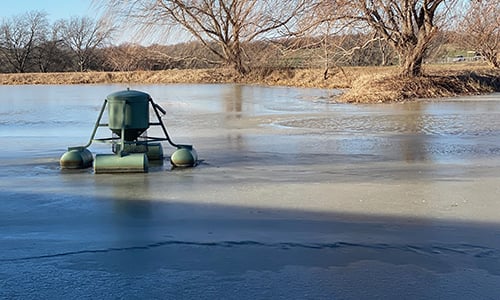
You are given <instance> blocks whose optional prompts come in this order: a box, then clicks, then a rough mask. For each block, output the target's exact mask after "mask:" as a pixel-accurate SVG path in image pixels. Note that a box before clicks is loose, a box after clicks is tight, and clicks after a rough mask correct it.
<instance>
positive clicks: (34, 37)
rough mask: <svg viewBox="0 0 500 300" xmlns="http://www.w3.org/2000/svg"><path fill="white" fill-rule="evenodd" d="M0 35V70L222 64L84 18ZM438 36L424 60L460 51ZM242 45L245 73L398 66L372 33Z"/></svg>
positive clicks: (42, 18)
mask: <svg viewBox="0 0 500 300" xmlns="http://www.w3.org/2000/svg"><path fill="white" fill-rule="evenodd" d="M0 30H1V32H0V72H1V73H26V72H69V71H136V70H167V69H187V68H189V69H198V68H212V67H220V66H221V65H223V64H224V62H223V61H221V60H220V58H218V57H217V56H215V55H214V54H212V53H211V52H210V51H207V50H206V47H204V45H202V44H201V43H200V42H185V43H179V44H175V45H158V44H156V45H150V46H142V45H139V44H134V43H123V44H120V45H114V44H113V43H112V41H113V38H114V36H115V34H116V33H117V32H116V29H115V28H114V27H113V26H112V25H109V24H107V23H106V22H104V21H97V20H94V19H91V18H88V17H73V18H70V19H67V20H59V21H56V22H54V23H53V24H50V23H49V22H48V19H47V16H46V14H44V13H43V12H36V11H35V12H29V13H26V14H23V15H19V16H15V17H12V18H9V19H4V20H3V21H2V23H1V27H0ZM440 34H441V37H440V38H437V39H434V41H435V42H434V43H435V44H434V45H433V46H432V47H430V48H429V50H428V51H427V52H428V53H427V55H426V57H427V59H429V60H439V59H442V58H443V57H445V56H447V55H449V53H454V51H456V49H457V48H458V47H459V46H457V45H453V44H450V43H449V41H450V40H454V39H455V38H454V34H453V33H450V32H445V33H440ZM214 47H216V45H214ZM241 47H242V49H243V53H244V55H243V59H244V62H245V65H246V66H248V67H249V68H250V69H259V68H263V69H284V68H323V67H325V68H326V69H327V68H328V66H368V65H391V64H398V57H397V55H396V54H395V52H394V50H393V49H392V48H391V47H390V46H389V45H388V44H387V43H386V42H385V41H384V40H383V39H378V38H374V37H373V35H371V34H349V35H342V36H339V35H335V36H326V37H325V36H323V37H301V38H297V37H288V38H287V37H284V38H280V39H274V40H262V41H252V42H250V43H247V44H243V45H241Z"/></svg>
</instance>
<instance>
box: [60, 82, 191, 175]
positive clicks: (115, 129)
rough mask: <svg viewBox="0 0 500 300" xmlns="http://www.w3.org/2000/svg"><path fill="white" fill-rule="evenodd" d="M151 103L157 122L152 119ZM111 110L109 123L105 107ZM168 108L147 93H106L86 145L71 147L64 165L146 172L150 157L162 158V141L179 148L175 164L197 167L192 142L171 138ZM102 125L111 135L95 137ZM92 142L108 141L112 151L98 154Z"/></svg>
mask: <svg viewBox="0 0 500 300" xmlns="http://www.w3.org/2000/svg"><path fill="white" fill-rule="evenodd" d="M150 106H151V108H152V111H153V112H154V115H155V116H156V119H157V121H156V122H153V123H152V122H150V120H149V112H150ZM106 107H107V111H108V123H102V117H103V114H104V111H105V110H106ZM165 114H166V111H165V110H164V109H163V108H162V107H160V106H159V105H158V104H157V103H155V102H154V101H153V99H152V98H151V96H150V95H149V94H147V93H144V92H140V91H135V90H129V89H127V90H124V91H119V92H115V93H112V94H110V95H108V96H107V97H106V99H105V100H104V103H103V105H102V108H101V111H100V113H99V117H98V118H97V121H96V123H95V126H94V130H93V131H92V135H91V137H90V140H89V142H88V143H87V145H85V146H79V147H69V148H68V151H67V152H66V153H64V154H63V155H62V157H61V159H60V165H61V168H62V169H83V168H88V167H91V166H92V165H93V166H94V172H95V173H125V172H147V171H148V165H149V161H163V148H162V144H161V142H162V141H167V142H168V143H169V144H170V145H171V146H173V147H175V148H177V150H176V151H174V153H173V154H172V155H171V156H170V162H171V164H172V165H173V166H174V167H194V166H195V165H196V163H197V159H198V156H197V154H196V150H195V149H194V148H193V146H192V145H179V144H175V143H174V142H172V140H171V139H170V137H169V135H168V132H167V129H166V127H165V124H164V123H163V121H162V119H161V116H162V115H165ZM150 126H159V127H161V129H162V132H163V134H164V136H163V137H150V136H147V135H146V131H147V129H148V128H149V127H150ZM99 127H108V128H109V129H110V130H111V133H112V136H111V137H110V138H95V136H96V133H97V130H98V128H99ZM92 142H100V143H109V144H111V150H112V152H113V154H96V155H95V158H94V157H93V155H92V153H91V152H90V151H89V150H88V149H87V148H88V147H89V146H90V145H91V144H92Z"/></svg>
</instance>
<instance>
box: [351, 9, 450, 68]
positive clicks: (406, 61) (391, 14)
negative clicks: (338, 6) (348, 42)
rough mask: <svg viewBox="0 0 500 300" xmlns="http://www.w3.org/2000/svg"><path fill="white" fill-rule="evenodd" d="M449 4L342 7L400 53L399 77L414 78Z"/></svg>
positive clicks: (447, 10)
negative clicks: (438, 22)
mask: <svg viewBox="0 0 500 300" xmlns="http://www.w3.org/2000/svg"><path fill="white" fill-rule="evenodd" d="M452 1H453V0H351V1H346V4H345V5H346V7H348V8H349V11H348V14H349V15H348V16H349V17H351V18H354V19H356V20H359V21H361V22H364V23H366V24H368V25H369V26H370V27H371V28H373V30H375V31H376V32H377V34H378V35H379V36H380V37H381V38H383V39H384V40H385V41H387V43H389V45H391V46H392V47H393V48H394V50H395V51H396V52H397V53H398V54H399V57H400V64H401V66H402V72H401V73H402V75H404V76H408V77H413V76H419V75H421V73H422V63H423V59H424V55H425V52H426V50H427V48H428V46H429V44H430V42H431V41H432V39H433V38H434V37H435V35H436V33H437V31H438V26H437V25H436V21H437V19H440V18H441V17H443V16H445V15H446V14H447V13H448V12H449V8H450V7H452V6H453V3H452ZM447 5H448V6H447ZM450 5H451V6H450Z"/></svg>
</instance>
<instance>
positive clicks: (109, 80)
mask: <svg viewBox="0 0 500 300" xmlns="http://www.w3.org/2000/svg"><path fill="white" fill-rule="evenodd" d="M323 73H324V70H322V69H279V70H254V71H252V72H251V73H249V74H247V75H246V76H240V75H239V74H237V73H235V72H234V71H232V70H231V69H227V68H217V69H185V70H184V69H183V70H180V69H173V70H162V71H131V72H126V71H120V72H66V73H12V74H0V84H1V85H41V84H47V85H60V84H114V83H129V84H175V83H191V84H216V83H241V84H260V85H267V86H288V87H298V88H326V89H345V90H348V91H347V92H345V93H343V94H342V95H341V96H339V97H335V98H334V99H332V102H341V103H387V102H404V101H411V100H415V99H422V98H441V97H452V96H465V95H478V94H487V93H494V92H499V91H500V70H495V69H491V68H489V67H487V66H485V65H483V64H460V65H456V64H455V65H453V64H449V65H425V66H424V76H421V77H417V78H402V77H400V76H399V75H398V68H397V67H394V66H387V67H343V68H333V69H332V70H330V71H329V74H328V78H327V79H324V78H323Z"/></svg>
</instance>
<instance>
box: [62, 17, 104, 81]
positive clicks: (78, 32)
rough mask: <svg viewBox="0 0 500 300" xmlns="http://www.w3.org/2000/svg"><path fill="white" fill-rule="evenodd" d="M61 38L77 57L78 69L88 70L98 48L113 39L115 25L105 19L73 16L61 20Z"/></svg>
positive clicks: (81, 70)
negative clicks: (97, 19)
mask: <svg viewBox="0 0 500 300" xmlns="http://www.w3.org/2000/svg"><path fill="white" fill-rule="evenodd" d="M58 26H59V33H60V39H61V41H62V42H63V44H64V45H65V46H66V47H68V48H69V49H71V51H72V52H73V54H74V55H75V57H76V64H77V70H78V71H80V72H83V71H85V70H87V68H88V66H89V64H90V62H91V60H92V58H93V57H94V56H95V51H96V49H97V48H99V47H102V46H104V45H105V44H106V42H107V41H108V40H110V39H111V37H112V33H113V32H114V27H113V26H111V25H110V23H108V22H105V21H104V20H99V21H96V20H94V19H91V18H89V17H72V18H70V19H69V20H60V21H59V24H58Z"/></svg>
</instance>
